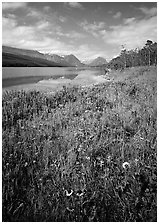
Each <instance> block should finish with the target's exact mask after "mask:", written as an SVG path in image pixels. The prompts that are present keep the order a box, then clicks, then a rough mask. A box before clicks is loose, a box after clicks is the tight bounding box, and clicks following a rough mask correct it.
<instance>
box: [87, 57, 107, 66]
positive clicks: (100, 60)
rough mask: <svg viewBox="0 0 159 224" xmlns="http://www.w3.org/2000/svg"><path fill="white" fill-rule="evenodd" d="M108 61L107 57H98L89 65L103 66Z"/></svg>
mask: <svg viewBox="0 0 159 224" xmlns="http://www.w3.org/2000/svg"><path fill="white" fill-rule="evenodd" d="M107 63H108V62H107V60H106V59H105V58H103V57H100V56H99V57H97V58H95V59H94V60H93V61H92V62H91V63H90V64H89V65H90V66H102V65H106V64H107Z"/></svg>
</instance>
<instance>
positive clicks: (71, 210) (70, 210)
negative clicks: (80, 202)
mask: <svg viewBox="0 0 159 224" xmlns="http://www.w3.org/2000/svg"><path fill="white" fill-rule="evenodd" d="M66 209H67V210H68V211H69V212H73V211H74V209H70V208H69V207H67V208H66Z"/></svg>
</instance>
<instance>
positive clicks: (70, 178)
mask: <svg viewBox="0 0 159 224" xmlns="http://www.w3.org/2000/svg"><path fill="white" fill-rule="evenodd" d="M118 78H119V79H118V81H116V82H115V81H114V82H109V83H104V84H100V85H94V86H92V87H87V88H81V87H72V88H66V87H63V90H61V91H58V92H56V93H54V94H47V95H46V94H43V93H40V92H37V91H31V92H25V91H19V92H18V91H8V92H5V93H4V94H3V99H2V108H3V112H2V118H3V120H2V124H3V133H2V134H3V137H2V138H3V142H2V149H3V156H2V163H3V174H2V175H3V188H2V190H3V192H2V193H3V201H2V202H3V221H28V222H29V221H51V222H56V221H78V222H81V221H83V222H84V221H103V222H107V221H112V222H115V221H156V220H157V214H156V213H157V203H156V200H157V199H156V192H157V161H156V159H157V156H156V154H157V133H156V129H157V122H156V119H157V115H156V113H157V101H156V95H157V94H156V70H155V69H154V68H153V67H152V68H138V69H134V70H133V69H131V70H128V71H126V72H125V74H123V73H121V74H119V77H118Z"/></svg>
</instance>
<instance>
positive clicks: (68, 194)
mask: <svg viewBox="0 0 159 224" xmlns="http://www.w3.org/2000/svg"><path fill="white" fill-rule="evenodd" d="M65 192H66V196H67V197H70V196H71V195H72V194H73V190H72V189H71V192H68V191H67V190H65Z"/></svg>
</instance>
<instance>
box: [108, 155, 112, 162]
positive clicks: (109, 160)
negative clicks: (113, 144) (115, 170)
mask: <svg viewBox="0 0 159 224" xmlns="http://www.w3.org/2000/svg"><path fill="white" fill-rule="evenodd" d="M107 162H108V163H110V162H111V156H110V155H109V156H108V157H107Z"/></svg>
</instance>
